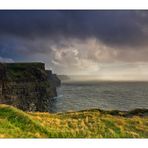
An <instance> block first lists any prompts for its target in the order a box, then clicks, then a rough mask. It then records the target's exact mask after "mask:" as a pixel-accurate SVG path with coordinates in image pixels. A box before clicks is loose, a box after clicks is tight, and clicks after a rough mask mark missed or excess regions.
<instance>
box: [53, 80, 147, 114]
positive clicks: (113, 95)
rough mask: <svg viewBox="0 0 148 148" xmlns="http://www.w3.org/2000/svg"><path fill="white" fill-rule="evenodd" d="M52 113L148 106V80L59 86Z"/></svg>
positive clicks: (72, 83)
mask: <svg viewBox="0 0 148 148" xmlns="http://www.w3.org/2000/svg"><path fill="white" fill-rule="evenodd" d="M51 106H52V107H51V110H52V112H66V111H79V110H85V109H92V108H100V109H105V110H116V109H117V110H122V111H123V110H132V109H136V108H147V109H148V82H75V83H74V82H71V83H65V84H64V83H63V84H62V85H61V87H59V88H58V96H57V97H56V98H55V99H54V101H52V105H51Z"/></svg>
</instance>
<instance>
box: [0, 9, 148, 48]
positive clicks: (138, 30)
mask: <svg viewBox="0 0 148 148" xmlns="http://www.w3.org/2000/svg"><path fill="white" fill-rule="evenodd" d="M147 25H148V12H147V11H94V10H93V11H45V10H44V11H14V10H13V11H0V36H9V37H11V36H12V37H19V38H22V39H26V40H28V39H30V40H33V39H34V38H42V39H43V38H45V39H46V38H50V39H51V40H54V41H58V39H59V38H78V39H82V40H83V39H87V38H90V37H94V38H97V39H98V40H100V41H102V42H104V43H105V44H108V45H113V46H117V47H118V46H137V45H139V46H142V45H143V46H144V45H147V43H148V42H147V38H148V28H147Z"/></svg>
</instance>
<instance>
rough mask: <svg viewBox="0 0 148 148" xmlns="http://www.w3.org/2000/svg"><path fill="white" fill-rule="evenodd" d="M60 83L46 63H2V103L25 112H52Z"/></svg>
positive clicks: (0, 75)
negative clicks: (51, 106)
mask: <svg viewBox="0 0 148 148" xmlns="http://www.w3.org/2000/svg"><path fill="white" fill-rule="evenodd" d="M60 83H61V82H60V80H59V79H58V77H57V76H56V75H55V74H52V71H50V70H45V64H44V63H0V103H4V104H8V105H13V106H15V107H17V108H19V109H22V110H24V111H41V112H47V111H50V104H51V100H52V98H53V97H55V96H56V95H57V94H56V88H57V87H58V86H60Z"/></svg>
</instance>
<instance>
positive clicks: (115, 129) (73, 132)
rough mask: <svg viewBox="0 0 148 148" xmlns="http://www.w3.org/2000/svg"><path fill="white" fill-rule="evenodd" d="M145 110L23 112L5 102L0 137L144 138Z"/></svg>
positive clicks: (147, 130)
mask: <svg viewBox="0 0 148 148" xmlns="http://www.w3.org/2000/svg"><path fill="white" fill-rule="evenodd" d="M145 114H147V110H145V111H143V110H139V111H137V110H136V112H133V111H132V112H119V111H111V112H108V111H102V110H86V111H80V112H68V113H57V114H49V113H39V112H35V113H25V112H23V111H21V110H19V109H16V108H14V107H11V106H8V105H0V137H1V138H20V137H21V138H148V116H147V115H145ZM141 115H145V116H143V117H142V116H141Z"/></svg>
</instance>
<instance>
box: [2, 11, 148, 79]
mask: <svg viewBox="0 0 148 148" xmlns="http://www.w3.org/2000/svg"><path fill="white" fill-rule="evenodd" d="M147 46H148V11H111V10H108V11H104V10H103V11H102V10H99V11H96V10H93V11H80V10H78V11H73V10H71V11H57V10H54V11H37V10H36V11H30V10H27V11H14V10H13V11H8V10H5V11H2V10H1V11H0V57H1V58H0V59H1V60H0V61H9V62H11V61H12V62H13V61H40V62H45V63H46V66H47V68H50V69H53V71H55V72H56V73H62V74H64V73H66V74H97V75H100V77H106V78H107V77H108V76H109V75H110V76H113V75H115V76H116V75H117V74H120V76H121V74H123V75H122V76H123V77H124V76H125V75H126V74H129V75H130V74H132V72H133V73H137V74H140V75H142V76H143V73H144V75H145V73H146V72H147V71H148V70H147V67H146V66H143V64H141V63H147V62H148V58H147V57H148V50H147ZM139 63H140V64H139ZM134 64H136V66H135V65H134ZM146 65H147V64H146ZM118 71H120V72H119V73H118ZM140 72H141V73H140ZM125 73H126V74H125Z"/></svg>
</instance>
